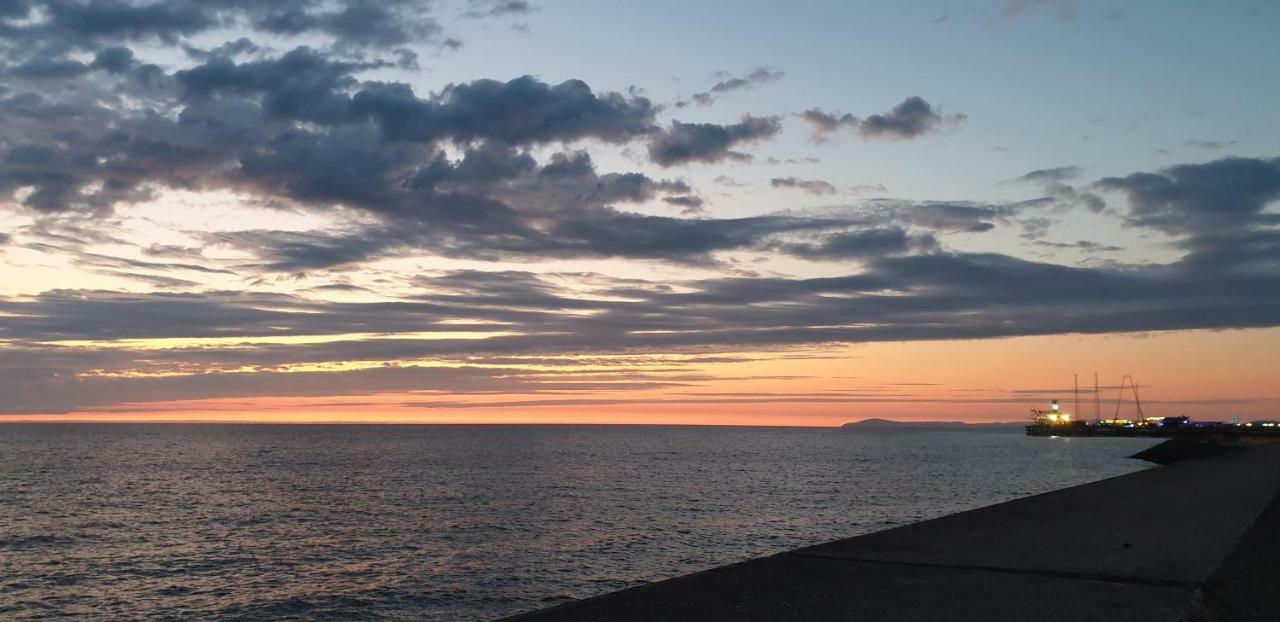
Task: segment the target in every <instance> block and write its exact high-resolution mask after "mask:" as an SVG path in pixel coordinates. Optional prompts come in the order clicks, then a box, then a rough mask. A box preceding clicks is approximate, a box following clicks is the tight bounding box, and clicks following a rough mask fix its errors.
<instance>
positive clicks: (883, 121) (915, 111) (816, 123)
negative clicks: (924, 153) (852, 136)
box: [796, 96, 968, 143]
mask: <svg viewBox="0 0 1280 622" xmlns="http://www.w3.org/2000/svg"><path fill="white" fill-rule="evenodd" d="M796 116H797V117H799V118H801V119H803V120H804V121H806V122H807V123H809V125H810V126H811V128H812V130H813V133H812V135H811V136H810V141H811V142H815V143H821V142H825V141H827V140H830V138H831V137H832V136H833V135H834V134H836V133H837V132H839V131H840V130H841V129H846V128H847V129H850V130H852V131H856V132H857V133H858V135H859V136H861V137H862V138H865V139H891V140H910V139H913V138H919V137H921V136H924V135H927V134H931V133H934V132H937V131H939V130H941V129H942V128H943V127H946V126H956V125H960V124H962V123H964V122H965V120H966V119H968V115H965V114H961V113H957V114H951V115H943V114H942V113H941V111H939V110H938V109H936V108H934V106H933V105H932V104H930V103H929V102H927V101H925V100H924V99H923V98H921V97H918V96H912V97H908V98H907V99H905V100H903V101H902V103H900V104H898V105H897V106H894V107H893V109H892V110H890V111H889V112H887V113H884V114H873V115H871V116H869V117H867V118H865V119H858V118H857V117H855V116H853V115H852V114H849V113H847V112H846V113H842V112H827V111H824V110H822V109H821V108H810V109H808V110H805V111H803V112H798V113H796Z"/></svg>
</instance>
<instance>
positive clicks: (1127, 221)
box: [0, 0, 1280, 426]
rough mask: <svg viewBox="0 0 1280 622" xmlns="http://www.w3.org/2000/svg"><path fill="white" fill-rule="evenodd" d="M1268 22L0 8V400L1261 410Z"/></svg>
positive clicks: (238, 1) (473, 3)
mask: <svg viewBox="0 0 1280 622" xmlns="http://www.w3.org/2000/svg"><path fill="white" fill-rule="evenodd" d="M1278 27H1280V2H1275V1H1268V0H1252V1H1248V0H1238V1H1214V2H1209V1H1192V0H1180V1H1173V2H1170V1H1151V2H1101V1H1098V2H1093V1H1088V0H1075V1H1073V0H989V1H973V2H948V1H939V0H934V1H921V2H853V1H847V0H846V1H840V2H816V1H814V2H803V1H802V2H787V3H782V2H762V1H761V2H758V1H744V2H739V3H734V4H732V5H727V4H724V3H716V2H644V3H634V2H552V1H544V2H536V1H529V2H526V1H523V0H452V1H448V2H446V1H444V0H438V1H436V0H433V1H422V0H383V1H378V2H373V1H371V0H280V1H276V2H262V1H257V2H245V1H243V0H208V1H202V2H195V1H184V0H138V1H133V0H110V1H87V0H76V1H72V0H56V1H46V2H40V1H27V0H8V1H0V275H2V276H3V278H0V421H28V420H55V421H72V420H75V421H79V420H115V421H260V422H261V421H269V422H376V423H389V422H404V423H432V422H435V423H661V424H734V425H805V426H827V425H839V424H841V423H844V422H847V421H853V420H858V419H863V418H868V417H887V418H895V419H903V420H965V421H975V422H977V421H1017V420H1022V419H1024V418H1025V417H1026V416H1027V414H1028V410H1029V409H1031V408H1039V407H1043V405H1044V404H1046V403H1047V402H1048V400H1050V399H1055V398H1056V399H1059V400H1060V401H1062V403H1063V404H1064V405H1065V407H1066V408H1067V409H1068V410H1071V411H1076V412H1078V413H1079V414H1080V415H1082V416H1093V415H1094V414H1095V413H1100V414H1101V415H1103V416H1115V415H1119V416H1122V417H1133V416H1135V415H1136V412H1137V410H1136V407H1135V404H1134V401H1133V392H1132V391H1130V390H1128V389H1125V390H1124V391H1122V390H1121V385H1122V378H1123V377H1124V376H1125V375H1131V376H1132V377H1133V378H1134V379H1135V380H1136V382H1137V384H1138V393H1139V395H1140V398H1141V403H1142V407H1143V410H1144V413H1145V414H1146V415H1148V416H1175V415H1184V414H1185V415H1190V416H1192V417H1193V418H1200V419H1222V420H1225V419H1227V418H1229V417H1236V416H1238V417H1241V418H1242V419H1244V420H1250V419H1261V418H1280V412H1278V411H1280V382H1276V380H1275V379H1276V378H1277V376H1278V375H1280V354H1278V353H1280V153H1277V145H1280V111H1277V109H1276V106H1275V102H1277V101H1280V78H1277V76H1276V73H1275V68H1274V64H1275V59H1276V58H1280V38H1277V37H1276V36H1275V34H1274V33H1275V32H1276V30H1277V28H1278ZM1095 374H1096V377H1097V383H1096V386H1097V387H1098V393H1099V396H1098V399H1097V400H1096V401H1095V399H1094V387H1095ZM1077 386H1079V387H1080V391H1079V393H1077V391H1076V387H1077ZM1077 395H1079V398H1078V399H1079V402H1080V403H1079V406H1077V405H1076V401H1077ZM1122 397H1123V399H1120V398H1122Z"/></svg>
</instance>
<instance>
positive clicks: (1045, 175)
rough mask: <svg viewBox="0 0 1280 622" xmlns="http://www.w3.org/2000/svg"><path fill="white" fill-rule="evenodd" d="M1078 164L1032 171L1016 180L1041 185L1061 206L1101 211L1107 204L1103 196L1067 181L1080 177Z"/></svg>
mask: <svg viewBox="0 0 1280 622" xmlns="http://www.w3.org/2000/svg"><path fill="white" fill-rule="evenodd" d="M1081 172H1082V171H1081V169H1080V167H1078V166H1062V167H1058V168H1046V169H1040V170H1035V171H1031V172H1030V173H1027V174H1025V175H1023V176H1021V177H1019V178H1017V179H1015V180H1013V181H1014V182H1019V183H1030V184H1035V185H1038V186H1040V187H1041V188H1042V189H1043V190H1044V192H1045V194H1047V195H1048V196H1049V198H1051V199H1052V200H1053V201H1054V202H1055V203H1057V204H1058V205H1059V206H1061V207H1066V208H1070V207H1074V206H1083V207H1084V208H1086V209H1088V210H1089V211H1091V212H1095V213H1097V212H1101V211H1102V210H1104V209H1106V207H1107V204H1106V202H1105V201H1103V199H1102V197H1100V196H1098V195H1097V194H1095V193H1093V192H1089V191H1085V190H1079V189H1077V188H1076V187H1075V186H1073V185H1071V184H1069V183H1067V182H1068V181H1069V180H1072V179H1075V178H1078V177H1080V175H1081Z"/></svg>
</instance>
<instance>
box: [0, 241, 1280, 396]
mask: <svg viewBox="0 0 1280 622" xmlns="http://www.w3.org/2000/svg"><path fill="white" fill-rule="evenodd" d="M911 243H912V239H911V234H909V233H908V232H906V231H902V230H897V231H895V230H892V229H884V230H880V231H876V232H864V233H863V234H861V235H850V236H833V237H831V238H829V239H827V240H826V243H825V244H824V245H823V246H815V247H814V248H812V249H811V250H812V252H815V253H823V254H828V255H835V256H839V257H848V258H854V259H857V260H858V261H859V262H860V264H861V266H862V268H861V271H860V272H857V273H854V274H849V275H846V276H834V277H820V278H799V279H798V278H784V277H720V278H711V279H704V280H695V281H684V282H678V283H668V282H647V281H639V280H622V279H609V278H605V277H600V276H598V275H595V276H592V275H563V277H564V278H557V275H535V274H531V273H527V272H518V271H512V272H497V273H479V272H474V271H462V272H454V273H446V274H444V275H439V276H432V277H424V278H422V279H421V281H420V283H421V286H422V288H423V289H422V293H421V294H420V295H417V296H411V297H404V298H402V299H400V300H396V301H388V302H364V303H336V302H325V301H318V300H310V299H306V298H301V297H296V296H286V295H280V294H261V293H249V292H206V293H199V294H136V293H131V294H122V293H114V292H92V291H64V292H58V291H54V292H46V293H45V294H42V295H40V296H36V297H32V298H24V299H9V300H0V312H2V313H5V314H6V315H7V318H6V322H5V323H3V324H0V339H6V340H8V341H9V342H10V343H11V344H12V345H11V347H9V348H7V349H6V350H5V351H4V352H2V353H0V369H2V370H4V371H5V373H3V374H0V378H2V379H3V380H0V382H2V383H5V384H4V387H5V389H6V396H8V397H7V399H6V403H5V409H6V410H7V411H9V412H15V411H24V410H28V411H29V410H39V409H40V408H42V407H43V408H51V407H57V408H73V407H76V406H83V405H84V404H102V403H109V402H113V401H137V400H142V401H147V400H155V399H171V398H174V397H177V396H183V397H192V396H223V397H226V396H235V395H297V394H300V393H297V391H301V390H304V388H305V390H306V391H311V390H315V391H317V392H318V393H317V394H319V392H321V389H320V388H319V384H320V383H321V381H322V380H323V379H326V378H327V380H328V386H329V389H330V393H333V392H335V391H338V388H341V389H342V390H345V391H352V392H356V393H365V392H370V391H378V390H425V389H439V390H447V391H453V392H468V391H492V390H497V387H496V386H495V384H494V383H495V382H496V379H495V378H489V379H487V380H484V381H481V380H479V379H475V378H469V377H468V376H467V375H466V373H464V372H459V374H460V376H459V377H456V378H455V377H452V376H450V375H449V374H448V373H446V374H444V375H443V376H430V375H423V374H424V372H421V371H408V369H410V368H400V367H393V368H392V369H398V370H400V371H394V372H391V371H388V372H386V373H388V374H392V375H396V374H402V375H401V376H398V378H399V380H397V381H396V382H392V383H389V384H387V383H382V382H378V381H374V380H370V376H371V375H373V376H376V375H377V374H379V373H382V372H377V371H371V370H366V371H358V372H350V373H346V372H335V373H333V374H331V375H326V376H321V377H317V378H314V382H315V384H312V379H310V377H309V376H299V377H298V378H289V377H285V376H284V375H277V374H274V373H264V374H262V375H260V376H253V375H245V376H234V377H231V378H232V380H227V378H228V377H227V376H222V375H221V374H213V375H211V372H210V370H213V369H219V368H228V369H230V368H235V369H239V368H242V367H243V366H248V367H251V368H255V369H260V370H262V371H264V372H271V370H274V369H278V368H280V367H281V366H285V365H292V364H304V363H323V362H328V361H353V360H360V361H382V360H385V361H401V360H419V359H423V358H426V359H436V360H443V361H460V362H465V361H475V362H483V361H484V360H485V359H486V357H494V358H495V361H496V360H510V359H511V357H519V356H536V357H554V356H558V355H562V354H563V355H568V354H590V353H593V352H601V353H602V352H618V351H626V352H632V353H635V354H644V353H652V354H657V355H661V356H664V357H665V356H669V355H671V354H673V353H682V352H683V353H696V354H699V355H701V356H706V355H711V354H714V353H716V352H728V351H733V350H740V349H741V348H744V347H750V348H788V347H796V346H808V345H814V344H823V343H835V342H839V343H857V342H870V341H896V340H930V339H970V338H987V337H1000V336H1014V335H1041V334H1060V333H1105V332H1116V331H1155V330H1178V329H1189V328H1240V327H1262V326H1275V325H1277V322H1278V321H1280V320H1278V318H1280V277H1278V276H1277V275H1278V274H1280V271H1276V270H1274V269H1272V270H1259V271H1240V270H1221V269H1217V268H1215V267H1214V266H1220V265H1221V264H1200V263H1196V262H1194V261H1192V260H1191V259H1190V258H1189V259H1185V260H1182V261H1178V262H1174V263H1171V264H1167V265H1154V266H1146V267H1143V268H1133V267H1127V268H1123V269H1120V268H1071V267H1066V266H1061V265H1056V264H1050V263H1039V262H1033V261H1027V260H1022V259H1017V258H1013V257H1008V256H1003V255H996V254H966V253H949V252H945V251H941V250H939V249H936V248H935V249H934V250H931V251H929V252H925V253H923V254H917V253H912V252H909V250H908V251H907V252H904V249H903V248H902V247H903V246H904V245H908V246H909V245H910V244H911ZM1276 248H1277V244H1276V240H1275V239H1274V238H1271V239H1269V240H1268V239H1264V238H1261V237H1259V238H1257V239H1256V240H1255V244H1254V246H1252V247H1250V248H1249V249H1246V251H1245V252H1247V253H1270V254H1271V256H1272V257H1274V256H1275V250H1276ZM565 282H572V283H576V284H578V287H575V289H574V291H570V290H567V289H565V288H564V287H563V285H562V283H565ZM582 284H593V285H592V288H591V289H590V290H589V291H585V292H584V291H581V285H582ZM673 286H674V287H673ZM1046 300H1052V301H1053V303H1052V304H1048V305H1046V304H1045V301H1046ZM460 320H463V321H465V323H461V324H460V323H458V322H459V321H460ZM431 330H440V331H446V332H456V331H458V330H477V331H493V330H499V331H505V332H506V333H508V334H505V335H498V336H489V337H485V338H481V339H465V340H463V339H453V338H435V339H431V338H427V339H419V338H388V339H379V340H362V339H353V340H342V339H339V340H336V341H331V342H323V343H312V344H259V345H257V346H255V347H253V348H252V349H243V348H235V349H225V348H209V347H185V348H183V347H179V348H170V349H166V350H148V351H133V350H130V349H128V348H76V349H74V350H72V349H66V348H60V347H58V346H52V345H48V343H47V342H50V341H56V340H60V339H100V338H145V337H181V336H185V337H206V336H208V337H216V336H223V335H239V336H245V337H251V336H255V335H257V336H269V335H298V334H309V335H325V334H329V335H342V334H345V333H350V332H378V333H387V334H392V333H396V332H420V331H431ZM172 369H189V370H202V371H201V373H195V374H193V375H191V376H185V377H182V378H183V379H180V380H171V381H168V380H163V381H162V380H157V379H149V378H135V379H123V378H120V377H117V378H115V379H112V380H109V381H108V379H107V378H104V377H95V376H94V374H93V373H90V372H91V371H92V370H102V371H108V372H110V371H119V372H148V371H153V370H154V371H160V370H172ZM94 373H97V372H94ZM450 373H451V372H450ZM477 373H480V372H477ZM504 373H512V372H510V371H504ZM664 374H666V375H665V376H664ZM135 375H136V374H135ZM117 376H119V374H117ZM684 376H688V374H684V372H682V371H674V370H667V371H664V372H655V376H654V377H652V378H645V379H644V382H654V383H664V382H668V383H669V382H685V381H680V380H677V378H678V377H684ZM486 378H487V377H486ZM524 378H527V379H528V380H529V382H532V383H535V384H538V385H539V386H540V387H542V388H546V387H545V386H542V383H553V382H555V380H554V379H552V378H550V377H548V376H539V377H537V378H531V377H528V376H525V377H524ZM693 378H694V377H693V376H689V379H688V380H686V381H687V382H696V380H694V379H693ZM81 382H83V384H78V383H81ZM292 382H298V383H300V384H290V383H292ZM362 383H363V384H362ZM370 383H371V384H370ZM164 386H172V387H173V390H172V391H169V390H164V389H162V388H159V387H164ZM583 386H590V383H589V382H584V384H583V385H581V386H579V387H578V388H580V389H581V388H582V387H583ZM106 387H110V388H109V389H108V388H106ZM518 388H519V390H520V391H522V392H523V391H533V390H538V388H537V387H534V386H533V385H529V386H525V385H518ZM179 389H180V390H181V391H182V392H185V393H181V392H179ZM512 390H514V389H512ZM55 399H56V400H65V401H61V402H57V403H56V404H54V403H52V402H51V401H52V400H55Z"/></svg>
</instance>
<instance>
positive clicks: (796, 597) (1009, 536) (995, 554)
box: [508, 446, 1280, 622]
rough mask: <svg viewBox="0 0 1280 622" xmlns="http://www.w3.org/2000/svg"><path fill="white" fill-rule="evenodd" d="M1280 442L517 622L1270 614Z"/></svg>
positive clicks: (1276, 557)
mask: <svg viewBox="0 0 1280 622" xmlns="http://www.w3.org/2000/svg"><path fill="white" fill-rule="evenodd" d="M1278 493H1280V446H1265V447H1249V448H1240V449H1237V450H1234V451H1230V452H1226V453H1222V454H1218V455H1212V456H1207V457H1203V458H1197V459H1193V460H1187V461H1183V462H1178V463H1176V464H1171V465H1168V466H1163V467H1159V468H1155V469H1150V470H1147V471H1141V472H1138V473H1133V474H1130V475H1125V476H1122V477H1117V478H1113V479H1109V480H1103V481H1100V482H1095V483H1092V484H1085V485H1083V486H1077V487H1074V488H1068V489H1065V490H1059V491H1056V492H1051V493H1046V494H1041V495H1036V496H1033V497H1027V498H1024V499H1018V500H1015V501H1010V502H1007V503H1001V504H999V505H993V506H989V507H985V508H980V509H977V510H971V511H968V512H962V513H960V514H953V515H950V516H945V517H942V518H938V519H934V520H929V521H925V522H921V523H916V524H913V525H907V526H904V527H899V528H896V529H890V530H887V531H881V532H877V533H872V534H867V535H864V536H858V537H855V538H849V539H846V540H838V541H835V542H829V543H826V544H820V545H817V546H812V547H808V548H803V549H797V550H794V551H788V552H785V553H781V554H778V555H773V556H771V557H765V558H760V559H753V560H749V561H745V562H741V563H738V564H733V565H729V566H723V567H720V568H714V569H711V570H707V571H703V572H699V573H695V574H691V575H687V576H683V577H677V578H674V579H669V580H666V581H661V582H657V583H652V584H649V585H645V586H641V587H637V588H632V589H628V590H623V591H620V592H615V593H612V594H606V595H603V596H599V597H596V598H591V599H586V600H582V601H576V602H572V603H567V604H564V605H560V606H557V607H552V608H550V609H544V610H541V611H535V612H532V613H527V614H523V615H519V616H515V617H513V618H508V619H509V620H512V621H516V620H518V621H521V622H551V621H557V622H559V621H564V622H579V621H582V622H585V621H597V620H599V621H605V620H609V621H628V620H635V621H640V620H645V621H651V620H796V621H801V620H803V621H822V620H986V621H989V620H1252V619H1257V620H1280V495H1278Z"/></svg>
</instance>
